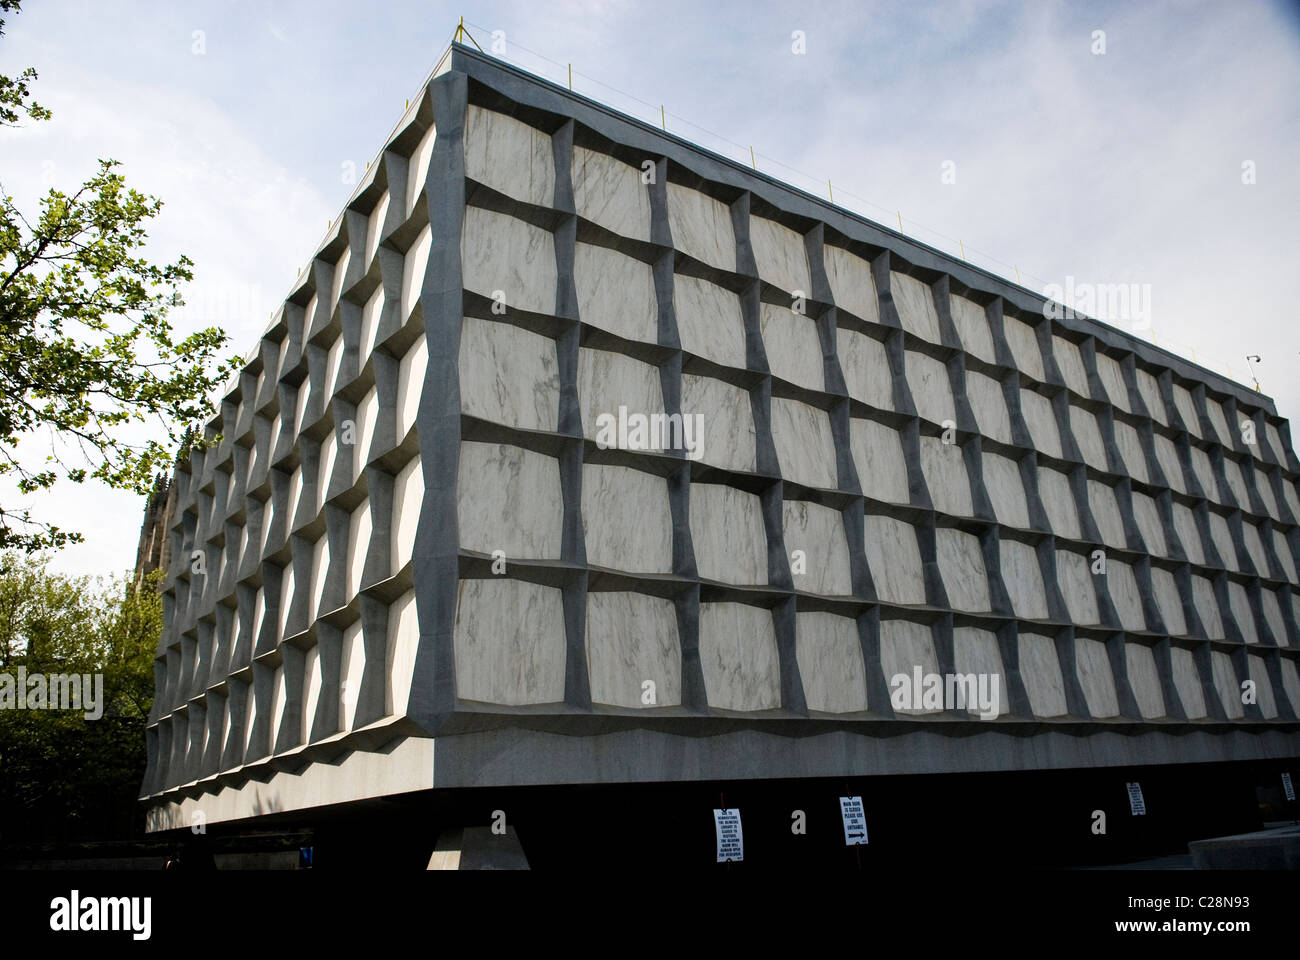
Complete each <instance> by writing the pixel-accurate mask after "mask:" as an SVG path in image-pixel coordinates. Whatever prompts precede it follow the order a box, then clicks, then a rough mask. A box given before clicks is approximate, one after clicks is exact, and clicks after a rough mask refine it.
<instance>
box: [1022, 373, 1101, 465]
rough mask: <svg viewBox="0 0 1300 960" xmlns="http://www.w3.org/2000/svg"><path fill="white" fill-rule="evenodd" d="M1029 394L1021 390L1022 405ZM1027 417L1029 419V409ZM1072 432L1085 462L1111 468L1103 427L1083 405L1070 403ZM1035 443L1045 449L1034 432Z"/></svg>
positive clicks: (1031, 428)
mask: <svg viewBox="0 0 1300 960" xmlns="http://www.w3.org/2000/svg"><path fill="white" fill-rule="evenodd" d="M1028 395H1029V394H1027V393H1026V392H1025V391H1024V390H1022V391H1020V402H1021V404H1022V406H1023V404H1024V400H1025V397H1026V396H1028ZM1025 419H1026V420H1028V419H1029V417H1028V411H1027V410H1026V416H1025ZM1029 432H1030V433H1034V426H1033V424H1030V426H1029ZM1070 433H1071V434H1073V435H1074V440H1075V442H1076V443H1077V444H1078V445H1079V453H1080V454H1082V456H1083V462H1084V463H1086V464H1087V465H1088V466H1090V467H1093V468H1095V469H1097V470H1103V471H1105V470H1109V469H1110V467H1109V466H1108V465H1107V462H1106V447H1105V445H1104V444H1103V443H1102V442H1101V429H1100V428H1099V427H1098V426H1097V418H1096V417H1094V416H1093V415H1092V414H1091V413H1089V412H1088V411H1087V410H1084V409H1083V408H1082V407H1076V406H1075V405H1074V404H1070ZM1034 443H1035V445H1036V446H1037V447H1038V449H1040V450H1044V447H1043V445H1042V444H1041V443H1040V442H1039V440H1038V435H1037V434H1036V433H1034ZM1058 446H1059V441H1058ZM1044 452H1046V453H1051V452H1052V451H1050V450H1044Z"/></svg>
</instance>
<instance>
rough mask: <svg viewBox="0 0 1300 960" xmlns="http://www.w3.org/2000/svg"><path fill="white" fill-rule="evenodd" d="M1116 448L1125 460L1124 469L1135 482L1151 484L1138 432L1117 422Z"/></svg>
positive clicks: (1125, 424) (1119, 421) (1122, 422)
mask: <svg viewBox="0 0 1300 960" xmlns="http://www.w3.org/2000/svg"><path fill="white" fill-rule="evenodd" d="M1115 446H1117V447H1118V448H1119V453H1120V456H1121V457H1123V458H1124V468H1125V470H1126V471H1127V473H1128V475H1129V476H1130V477H1132V478H1133V479H1134V480H1141V481H1142V482H1143V483H1150V482H1151V477H1150V476H1149V475H1148V474H1147V459H1146V454H1145V452H1144V451H1143V449H1142V440H1141V438H1140V437H1139V436H1138V432H1137V431H1136V430H1134V429H1133V428H1132V427H1130V426H1129V425H1128V424H1127V423H1125V422H1124V421H1122V420H1118V419H1117V420H1116V421H1115Z"/></svg>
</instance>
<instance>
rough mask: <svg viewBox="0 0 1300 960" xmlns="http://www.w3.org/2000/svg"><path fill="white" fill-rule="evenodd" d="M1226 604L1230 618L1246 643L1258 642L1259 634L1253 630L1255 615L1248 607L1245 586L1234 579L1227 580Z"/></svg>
mask: <svg viewBox="0 0 1300 960" xmlns="http://www.w3.org/2000/svg"><path fill="white" fill-rule="evenodd" d="M1228 606H1229V608H1230V609H1231V611H1232V619H1233V620H1235V621H1236V623H1237V626H1238V627H1239V628H1240V630H1241V633H1242V636H1244V637H1245V638H1246V642H1247V643H1259V634H1258V632H1257V631H1256V630H1255V615H1254V614H1253V613H1252V612H1251V609H1250V598H1249V597H1248V596H1247V595H1246V588H1245V587H1243V586H1242V585H1241V584H1240V583H1237V582H1236V581H1234V580H1229V581H1228Z"/></svg>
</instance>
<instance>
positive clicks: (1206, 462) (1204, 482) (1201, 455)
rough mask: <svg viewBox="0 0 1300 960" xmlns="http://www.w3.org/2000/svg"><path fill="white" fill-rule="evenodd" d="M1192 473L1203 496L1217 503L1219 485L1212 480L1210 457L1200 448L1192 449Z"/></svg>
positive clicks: (1212, 469)
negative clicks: (1203, 493)
mask: <svg viewBox="0 0 1300 960" xmlns="http://www.w3.org/2000/svg"><path fill="white" fill-rule="evenodd" d="M1191 454H1192V458H1191V459H1192V473H1194V474H1196V480H1197V482H1198V483H1199V484H1200V485H1201V489H1202V490H1204V491H1205V495H1206V496H1207V497H1209V498H1210V499H1211V500H1214V501H1216V502H1218V501H1219V499H1220V498H1219V484H1218V481H1217V480H1215V478H1214V468H1213V466H1212V465H1211V464H1210V455H1209V454H1208V453H1206V452H1205V451H1204V450H1202V449H1201V448H1200V447H1195V446H1194V447H1192V448H1191Z"/></svg>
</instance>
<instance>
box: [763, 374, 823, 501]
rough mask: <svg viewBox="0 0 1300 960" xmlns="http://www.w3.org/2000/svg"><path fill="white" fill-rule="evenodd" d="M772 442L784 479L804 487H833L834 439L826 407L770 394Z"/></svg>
mask: <svg viewBox="0 0 1300 960" xmlns="http://www.w3.org/2000/svg"><path fill="white" fill-rule="evenodd" d="M772 442H773V443H774V444H775V446H776V457H777V460H778V461H779V462H780V464H781V475H782V476H783V477H784V478H785V479H787V480H792V481H794V482H795V483H802V484H803V485H804V486H807V487H822V488H824V489H834V488H835V487H836V485H837V478H836V468H835V440H834V438H833V437H832V435H831V418H830V415H829V414H828V413H827V412H826V411H825V410H822V409H820V408H819V407H812V406H809V405H808V404H806V403H800V402H799V401H798V400H787V399H785V398H784V397H773V398H772Z"/></svg>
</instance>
